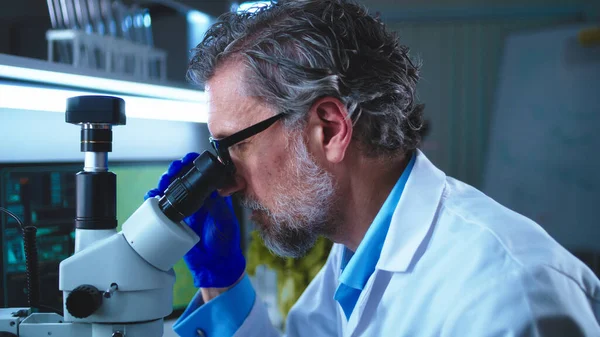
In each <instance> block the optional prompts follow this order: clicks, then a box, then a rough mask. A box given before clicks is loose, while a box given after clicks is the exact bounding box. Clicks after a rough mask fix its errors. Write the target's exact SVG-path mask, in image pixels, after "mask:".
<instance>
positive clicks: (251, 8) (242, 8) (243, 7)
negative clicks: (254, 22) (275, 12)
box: [236, 1, 271, 13]
mask: <svg viewBox="0 0 600 337" xmlns="http://www.w3.org/2000/svg"><path fill="white" fill-rule="evenodd" d="M270 5H271V1H246V2H242V3H241V4H240V5H239V6H238V7H237V9H236V12H238V13H242V12H250V13H252V12H256V10H258V9H259V8H262V7H267V6H270Z"/></svg>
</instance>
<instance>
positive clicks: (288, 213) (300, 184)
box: [240, 136, 337, 258]
mask: <svg viewBox="0 0 600 337" xmlns="http://www.w3.org/2000/svg"><path fill="white" fill-rule="evenodd" d="M292 142H293V144H292V149H291V150H292V154H293V156H292V157H293V158H295V159H294V161H293V162H292V165H291V167H289V168H288V172H289V175H290V177H289V179H285V178H284V179H285V182H284V183H280V184H278V185H276V186H275V188H274V191H275V193H274V195H273V199H274V200H275V203H274V206H273V210H270V209H268V208H267V207H265V206H264V205H262V204H261V203H259V202H258V201H256V200H253V199H251V198H249V197H241V198H240V199H241V203H242V205H243V206H244V207H246V208H248V209H251V210H253V211H254V212H253V216H252V220H253V221H254V222H255V223H256V224H257V225H258V228H259V233H260V236H261V238H262V239H263V242H264V244H265V246H266V247H267V248H268V249H269V250H271V251H272V252H273V253H274V254H276V255H278V256H281V257H293V258H298V257H302V256H304V255H306V253H307V252H308V251H309V250H310V249H311V248H312V247H313V246H314V244H315V242H316V241H317V239H318V238H319V236H321V235H330V234H331V233H333V231H334V230H335V227H336V222H337V221H336V219H335V214H336V212H335V209H336V198H335V186H334V182H333V178H332V176H331V175H330V174H329V173H328V172H326V171H325V170H323V169H322V168H321V167H319V165H317V164H316V163H315V161H314V160H313V159H312V158H311V156H310V154H309V153H308V149H307V148H306V145H305V144H304V142H303V139H302V138H301V137H300V136H297V137H295V139H294V140H292Z"/></svg>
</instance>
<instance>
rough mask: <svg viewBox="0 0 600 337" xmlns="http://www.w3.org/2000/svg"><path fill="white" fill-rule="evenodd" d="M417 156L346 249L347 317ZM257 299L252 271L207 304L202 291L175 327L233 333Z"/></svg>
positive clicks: (341, 291) (343, 290) (183, 332)
mask: <svg viewBox="0 0 600 337" xmlns="http://www.w3.org/2000/svg"><path fill="white" fill-rule="evenodd" d="M415 157H416V156H415V155H414V154H413V156H412V158H411V160H410V162H409V163H408V165H407V166H406V169H405V170H404V172H403V173H402V175H401V176H400V179H398V182H397V183H396V185H395V186H394V188H393V189H392V191H391V192H390V195H389V196H388V197H387V199H386V201H385V202H384V203H383V206H382V207H381V209H380V210H379V212H378V213H377V215H376V216H375V219H373V223H372V224H371V226H370V227H369V229H368V230H367V233H365V237H364V238H363V240H362V241H361V243H360V245H359V246H358V248H357V249H356V252H355V253H352V251H350V250H349V249H346V250H345V251H344V255H343V257H342V275H340V279H339V281H340V284H339V286H338V289H337V290H336V293H335V296H334V298H335V299H336V300H337V301H338V302H339V303H340V305H341V307H342V309H343V310H344V313H345V315H346V318H348V317H350V314H351V313H352V310H353V309H354V306H355V305H356V301H357V300H358V296H359V295H360V293H361V291H362V289H363V288H364V286H365V284H366V283H367V280H368V279H369V277H370V276H371V274H373V271H375V265H376V264H377V261H378V260H379V254H380V252H381V247H382V246H383V242H384V240H385V237H386V235H387V232H388V228H389V226H390V222H391V220H392V215H393V213H394V210H395V209H396V205H397V204H398V202H399V201H400V196H401V195H402V191H403V190H404V185H406V181H407V180H408V176H409V175H410V171H411V170H412V167H413V165H414V163H415ZM255 299H256V292H255V291H254V288H253V287H252V285H251V283H250V278H249V277H248V275H245V276H244V277H243V278H242V280H241V281H240V282H239V283H238V284H236V285H235V286H234V287H233V288H231V289H229V290H228V291H227V292H225V293H223V294H221V295H219V296H217V297H215V298H214V299H212V300H211V301H209V302H207V303H205V304H202V295H201V293H200V292H198V293H197V294H196V296H194V298H193V299H192V301H191V302H190V304H189V305H188V307H187V308H186V310H185V311H184V313H183V314H182V315H181V317H179V319H178V320H177V322H175V324H174V325H173V330H174V331H175V332H176V333H177V334H178V335H179V336H197V335H198V333H197V330H202V331H203V332H204V333H205V334H206V335H207V336H232V335H233V334H234V333H235V332H236V331H237V330H238V329H239V327H240V326H242V323H244V320H246V317H248V314H250V311H251V310H252V306H253V305H254V301H255Z"/></svg>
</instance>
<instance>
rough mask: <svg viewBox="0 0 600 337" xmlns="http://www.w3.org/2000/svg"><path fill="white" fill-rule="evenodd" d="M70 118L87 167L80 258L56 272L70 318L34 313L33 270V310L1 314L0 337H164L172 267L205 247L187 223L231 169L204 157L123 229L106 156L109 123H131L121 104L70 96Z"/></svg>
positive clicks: (79, 195)
mask: <svg viewBox="0 0 600 337" xmlns="http://www.w3.org/2000/svg"><path fill="white" fill-rule="evenodd" d="M66 121H67V122H69V123H72V124H79V125H81V128H82V132H81V151H82V152H85V165H84V170H83V171H82V172H79V173H78V174H77V175H76V177H75V178H76V200H77V203H76V216H75V227H76V229H75V253H74V254H73V256H71V257H69V258H67V259H65V260H63V261H62V262H61V263H60V267H59V290H60V291H62V292H63V312H64V316H61V315H59V314H56V313H41V312H36V310H32V308H34V309H35V308H37V307H36V306H39V303H37V300H36V298H37V296H34V295H31V294H33V293H37V294H38V295H39V292H36V291H35V289H39V288H38V287H36V286H35V285H37V284H39V283H37V282H39V280H37V279H36V277H34V276H32V275H37V273H36V272H31V273H30V270H29V269H28V289H30V290H33V291H30V293H29V294H30V295H31V296H30V298H29V301H30V304H29V305H30V306H31V308H7V309H0V337H48V336H51V337H161V336H162V335H163V323H164V322H163V319H164V317H166V316H168V315H169V314H171V312H172V308H173V285H174V284H175V273H174V271H173V266H174V265H175V263H176V262H177V261H179V260H180V259H181V258H182V257H183V256H184V255H185V254H186V253H187V252H188V251H189V250H190V249H191V248H192V247H194V245H195V244H196V243H197V242H198V241H199V238H198V236H197V235H196V234H195V233H194V231H193V230H192V229H190V228H189V227H188V226H187V225H186V224H185V223H184V222H183V219H184V218H185V217H186V216H189V215H191V214H192V213H194V212H195V211H197V210H198V209H199V208H200V207H201V206H202V204H203V202H204V200H205V198H206V197H207V196H208V195H209V194H210V193H211V192H212V191H214V190H215V189H217V188H218V187H220V186H222V184H224V183H225V182H226V180H227V179H228V177H229V176H228V173H227V168H226V167H225V165H223V164H222V163H220V162H219V161H218V159H217V158H216V157H215V156H214V155H212V154H210V153H209V152H207V151H205V152H204V153H202V155H200V156H199V157H198V158H197V159H196V160H194V162H193V165H191V167H189V168H186V169H187V171H186V170H183V171H182V172H183V174H182V175H180V176H179V177H177V178H175V179H174V180H173V181H172V182H171V184H170V185H169V187H168V188H167V189H166V191H164V195H163V196H161V197H160V198H158V197H156V198H148V199H147V200H146V201H145V202H144V203H143V204H142V205H141V206H140V207H139V208H138V209H137V210H136V211H135V212H134V213H133V214H132V215H131V216H130V217H129V219H127V221H126V222H125V223H124V224H123V227H122V230H121V231H120V232H118V233H117V231H116V227H117V220H116V176H115V175H114V174H113V173H111V172H109V171H108V163H107V161H108V159H107V158H108V157H107V152H110V151H111V150H112V143H111V142H112V131H111V129H110V128H111V125H123V124H125V102H124V101H123V100H122V99H120V98H115V97H108V96H79V97H73V98H70V99H69V100H68V101H67V112H66ZM17 221H19V220H18V219H17ZM19 223H21V222H20V221H19ZM22 228H23V232H24V233H26V232H28V233H31V231H28V230H29V229H32V228H33V239H31V235H30V236H28V237H27V238H25V234H24V239H27V240H25V241H24V242H25V243H26V246H27V247H32V246H33V247H35V227H32V226H28V227H25V226H23V225H22ZM29 239H31V240H33V242H32V241H29ZM32 255H34V257H32V258H31V259H29V260H27V267H28V268H29V267H30V265H31V266H33V267H32V269H36V263H37V260H36V257H35V255H37V253H36V252H35V250H34V253H33V254H32ZM26 256H28V254H27V249H26ZM32 284H33V285H32ZM32 298H33V299H32Z"/></svg>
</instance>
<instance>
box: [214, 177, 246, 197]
mask: <svg viewBox="0 0 600 337" xmlns="http://www.w3.org/2000/svg"><path fill="white" fill-rule="evenodd" d="M245 188H246V180H245V179H244V178H242V177H241V176H239V175H237V174H236V175H234V176H233V179H232V180H231V182H230V183H229V184H228V185H227V186H225V187H223V188H220V189H218V190H217V191H218V192H219V194H220V195H221V196H222V197H227V196H230V195H232V194H234V193H235V192H239V191H242V190H243V189H245Z"/></svg>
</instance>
